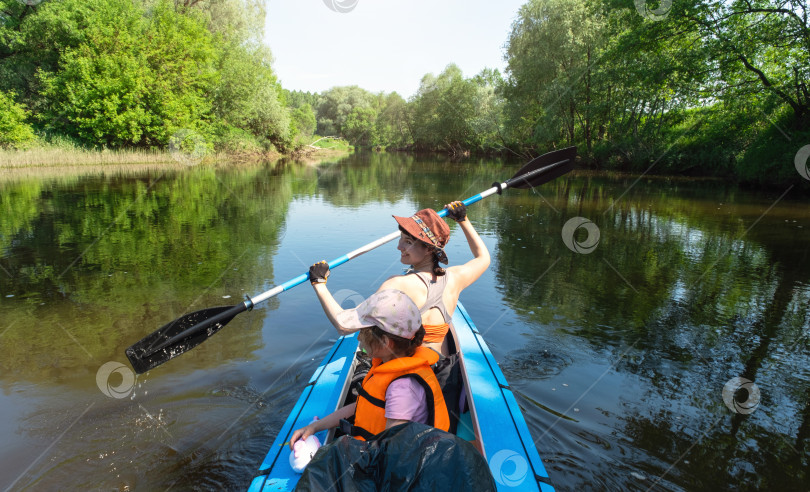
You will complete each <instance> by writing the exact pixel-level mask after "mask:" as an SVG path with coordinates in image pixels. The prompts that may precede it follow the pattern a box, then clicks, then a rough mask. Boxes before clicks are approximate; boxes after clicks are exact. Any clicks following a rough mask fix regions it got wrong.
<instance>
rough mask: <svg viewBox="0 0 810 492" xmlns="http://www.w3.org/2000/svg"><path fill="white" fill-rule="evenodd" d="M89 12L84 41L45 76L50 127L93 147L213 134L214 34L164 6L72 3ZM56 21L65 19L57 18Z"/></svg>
mask: <svg viewBox="0 0 810 492" xmlns="http://www.w3.org/2000/svg"><path fill="white" fill-rule="evenodd" d="M54 4H55V5H57V7H54V9H58V10H59V11H61V12H63V13H65V14H66V15H72V14H71V13H70V12H71V10H72V9H73V7H74V6H76V4H82V5H81V7H82V9H83V10H84V12H83V13H84V15H86V17H84V19H83V21H84V22H86V26H85V27H84V28H83V29H84V32H83V39H81V40H80V41H79V42H78V43H77V44H76V45H68V46H65V47H63V49H62V50H61V56H60V60H59V70H58V71H55V72H45V71H41V72H40V74H39V79H40V81H41V83H42V96H43V99H44V100H43V103H42V105H43V109H42V111H41V113H40V115H39V117H40V119H41V120H42V121H43V122H47V123H46V126H47V127H48V128H50V129H54V130H57V131H58V132H60V133H63V134H66V135H70V136H73V137H76V138H78V139H79V140H80V141H82V142H85V143H87V144H90V145H98V144H102V145H109V146H116V147H118V146H123V145H142V146H144V145H145V146H155V145H159V146H163V145H166V144H167V143H168V141H169V138H170V137H171V135H172V134H173V133H174V132H176V131H177V130H178V129H189V130H202V131H205V130H206V126H207V123H208V122H207V120H208V118H209V113H210V102H209V100H210V93H211V90H212V88H213V86H214V84H215V83H216V79H217V77H216V75H217V74H216V72H215V69H214V60H215V52H214V49H213V43H212V38H211V35H210V33H209V32H208V31H207V30H206V28H205V26H204V25H203V23H202V22H201V21H199V20H197V19H195V18H194V17H192V16H184V15H179V14H177V13H176V12H175V11H174V10H173V8H171V6H170V5H169V4H167V3H165V2H160V3H157V4H155V5H154V6H153V8H152V9H151V10H150V11H145V10H144V9H143V8H140V7H137V6H136V5H134V4H133V3H132V2H131V1H128V0H111V1H107V0H88V1H84V0H66V1H64V2H59V3H58V4H56V3H54ZM51 19H53V20H56V21H59V18H58V17H52V18H51Z"/></svg>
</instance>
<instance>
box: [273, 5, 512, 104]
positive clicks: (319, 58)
mask: <svg viewBox="0 0 810 492" xmlns="http://www.w3.org/2000/svg"><path fill="white" fill-rule="evenodd" d="M526 1H527V0H486V1H482V0H466V1H464V0H269V2H268V3H267V21H266V25H265V37H264V41H265V44H267V45H268V46H269V47H270V50H271V51H272V53H273V57H274V62H273V68H274V70H275V72H276V75H277V76H278V77H279V80H280V82H281V86H282V87H284V88H285V89H289V90H301V91H309V92H323V91H325V90H326V89H329V88H331V87H335V86H345V85H358V86H360V87H362V88H363V89H366V90H369V91H371V92H375V93H376V92H385V93H390V92H397V93H399V94H400V95H401V96H403V97H404V98H406V99H407V98H409V97H411V96H412V95H414V94H415V93H416V91H417V89H418V88H419V81H420V80H421V79H422V77H423V76H424V75H425V74H428V73H432V74H434V75H438V74H439V73H441V72H442V71H443V70H444V68H445V67H446V66H447V65H449V64H450V63H455V64H456V65H458V66H459V67H460V68H461V70H462V72H463V73H464V76H465V77H472V76H473V75H475V74H477V73H478V72H480V71H481V70H482V69H483V68H497V69H499V70H500V71H501V73H503V71H504V68H505V66H506V63H505V61H504V59H503V54H504V45H505V44H506V41H507V38H508V36H509V31H510V29H511V26H512V22H513V21H514V19H515V17H516V15H517V11H518V9H519V8H520V6H521V5H523V4H524V3H526ZM339 10H344V11H345V12H339Z"/></svg>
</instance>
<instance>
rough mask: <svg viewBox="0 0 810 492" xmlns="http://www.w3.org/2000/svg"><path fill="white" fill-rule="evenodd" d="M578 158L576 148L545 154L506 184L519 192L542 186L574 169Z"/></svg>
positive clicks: (522, 169) (523, 168)
mask: <svg viewBox="0 0 810 492" xmlns="http://www.w3.org/2000/svg"><path fill="white" fill-rule="evenodd" d="M576 157H577V148H576V147H568V148H567V149H560V150H555V151H554V152H549V153H547V154H543V155H541V156H539V157H535V158H534V159H532V160H531V161H529V163H528V164H526V165H525V166H523V167H522V168H520V170H519V171H518V172H516V173H515V175H514V176H512V178H510V179H509V180H508V181H507V182H506V183H507V184H508V185H509V187H510V188H517V189H519V190H525V189H527V188H534V187H535V186H540V185H541V184H543V183H548V182H549V181H551V180H552V179H555V178H558V177H560V176H562V175H563V174H566V173H568V172H569V171H571V170H572V169H574V159H576Z"/></svg>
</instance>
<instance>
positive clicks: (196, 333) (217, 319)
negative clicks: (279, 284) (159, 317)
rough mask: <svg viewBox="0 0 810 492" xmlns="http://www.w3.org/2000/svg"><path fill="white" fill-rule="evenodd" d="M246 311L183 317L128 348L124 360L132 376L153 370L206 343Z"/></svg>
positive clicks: (227, 308) (213, 310)
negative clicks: (129, 366) (127, 362)
mask: <svg viewBox="0 0 810 492" xmlns="http://www.w3.org/2000/svg"><path fill="white" fill-rule="evenodd" d="M246 309H247V307H245V305H244V304H237V305H236V306H219V307H214V308H208V309H203V310H200V311H194V312H193V313H189V314H186V315H183V316H181V317H179V318H177V319H176V320H174V321H172V322H171V323H168V324H165V325H163V326H161V327H160V328H159V329H158V330H157V331H155V332H154V333H152V334H150V335H148V336H146V337H145V338H144V339H143V340H141V341H139V342H137V343H135V344H134V345H132V346H131V347H129V348H128V349H127V352H126V354H127V359H129V363H130V364H132V368H133V369H134V370H135V373H136V374H142V373H144V372H146V371H149V370H150V369H154V368H155V367H157V366H159V365H161V364H163V363H164V362H167V361H169V360H171V359H174V358H175V357H177V356H178V355H180V354H183V353H185V352H187V351H189V350H191V349H193V348H194V347H196V346H197V345H199V344H201V343H203V342H204V341H206V340H208V339H209V338H210V337H211V336H212V335H213V334H214V333H216V332H218V331H219V330H221V329H222V327H223V326H225V325H226V324H228V322H229V321H230V320H232V319H233V318H234V316H236V315H237V314H239V313H241V312H242V311H245V310H246Z"/></svg>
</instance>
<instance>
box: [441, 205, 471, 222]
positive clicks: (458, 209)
mask: <svg viewBox="0 0 810 492" xmlns="http://www.w3.org/2000/svg"><path fill="white" fill-rule="evenodd" d="M444 208H446V209H447V216H448V217H450V218H451V219H453V220H455V221H456V222H464V219H466V218H467V207H466V206H465V205H464V203H462V202H453V203H451V204H449V205H447V206H445V207H444Z"/></svg>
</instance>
